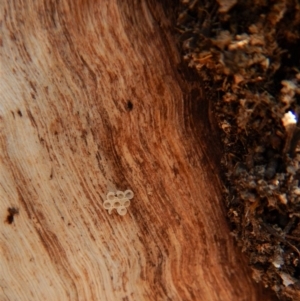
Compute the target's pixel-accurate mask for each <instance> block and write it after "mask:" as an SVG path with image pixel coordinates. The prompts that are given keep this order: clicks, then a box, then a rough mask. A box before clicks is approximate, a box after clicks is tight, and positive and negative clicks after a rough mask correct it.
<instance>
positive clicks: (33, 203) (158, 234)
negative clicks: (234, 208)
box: [0, 0, 271, 301]
mask: <svg viewBox="0 0 300 301" xmlns="http://www.w3.org/2000/svg"><path fill="white" fill-rule="evenodd" d="M127 2H132V4H130V5H129V4H128V3H127ZM133 2H134V1H81V2H80V1H71V0H64V1H59V2H58V1H44V2H42V1H32V0H28V1H17V0H15V1H8V0H7V1H1V12H2V22H1V24H2V40H1V71H2V75H1V77H2V78H1V101H0V126H1V132H0V133H1V135H0V139H1V140H0V143H1V144H0V145H1V152H0V156H1V163H0V164H1V165H0V167H1V173H0V184H1V185H0V197H1V202H0V216H1V223H0V233H1V235H0V244H1V273H0V287H1V291H0V299H1V300H10V301H12V300H24V301H25V300H31V301H32V300H45V301H46V300H47V301H48V300H71V301H74V300H110V301H111V300H123V301H125V300H138V301H141V300H151V301H152V300H175V301H176V300H205V301H206V300H212V301H215V300H222V301H232V300H245V301H246V300H247V301H248V300H249V301H250V300H253V301H254V300H262V299H261V298H262V294H263V293H264V294H265V293H266V292H263V291H262V288H260V287H257V286H256V284H255V283H254V282H253V280H252V279H251V271H250V270H249V269H248V268H247V267H246V266H245V264H244V260H243V257H242V255H241V254H240V251H239V250H238V249H237V248H236V246H234V244H233V240H232V238H231V237H230V234H229V232H230V231H229V228H228V226H227V222H226V218H225V211H224V208H223V203H222V197H221V183H220V181H219V167H218V156H219V154H220V150H219V144H218V137H217V136H215V134H214V128H213V127H212V125H211V124H210V123H209V120H208V117H207V109H208V102H207V100H206V99H205V94H204V89H203V87H202V86H201V81H200V79H198V78H196V77H192V78H189V79H187V78H186V76H184V70H183V69H184V67H182V66H181V65H180V55H179V53H178V51H177V49H176V45H175V40H174V36H173V35H172V33H171V29H170V28H171V22H170V19H169V18H168V17H167V16H166V11H164V9H163V6H162V5H160V4H155V3H147V2H146V1H142V2H141V3H135V4H133ZM157 2H159V1H157ZM194 98H198V99H201V98H203V105H201V106H200V107H195V106H194V105H193V99H194ZM198 103H199V102H198ZM200 103H201V102H200ZM127 188H128V189H132V190H133V192H134V193H135V197H134V199H133V200H132V202H131V206H130V207H129V209H128V213H127V215H125V216H119V215H117V214H116V212H113V214H111V215H109V214H108V213H107V212H106V211H105V210H104V209H103V207H102V203H103V201H104V200H105V195H106V193H107V192H108V191H109V190H113V189H120V190H125V189H127ZM264 300H271V296H264Z"/></svg>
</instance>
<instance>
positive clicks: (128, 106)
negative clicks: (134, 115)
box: [127, 100, 133, 111]
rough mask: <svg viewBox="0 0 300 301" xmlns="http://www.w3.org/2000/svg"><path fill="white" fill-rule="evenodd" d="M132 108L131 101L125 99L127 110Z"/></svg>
mask: <svg viewBox="0 0 300 301" xmlns="http://www.w3.org/2000/svg"><path fill="white" fill-rule="evenodd" d="M132 109H133V103H132V102H131V101H130V100H128V101H127V110H128V111H131V110H132Z"/></svg>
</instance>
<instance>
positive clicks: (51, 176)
mask: <svg viewBox="0 0 300 301" xmlns="http://www.w3.org/2000/svg"><path fill="white" fill-rule="evenodd" d="M52 179H53V168H51V173H50V180H52Z"/></svg>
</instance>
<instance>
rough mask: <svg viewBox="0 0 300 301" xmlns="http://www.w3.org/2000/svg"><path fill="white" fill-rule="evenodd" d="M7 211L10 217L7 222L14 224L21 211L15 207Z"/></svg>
mask: <svg viewBox="0 0 300 301" xmlns="http://www.w3.org/2000/svg"><path fill="white" fill-rule="evenodd" d="M7 211H8V215H7V218H6V222H7V223H8V224H12V223H13V222H14V216H15V215H16V214H19V209H17V208H15V207H10V208H8V209H7Z"/></svg>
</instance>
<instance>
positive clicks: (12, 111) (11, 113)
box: [10, 111, 15, 119]
mask: <svg viewBox="0 0 300 301" xmlns="http://www.w3.org/2000/svg"><path fill="white" fill-rule="evenodd" d="M10 112H11V114H12V115H13V117H14V119H15V113H14V112H13V111H10Z"/></svg>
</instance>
